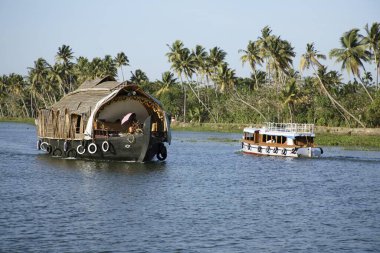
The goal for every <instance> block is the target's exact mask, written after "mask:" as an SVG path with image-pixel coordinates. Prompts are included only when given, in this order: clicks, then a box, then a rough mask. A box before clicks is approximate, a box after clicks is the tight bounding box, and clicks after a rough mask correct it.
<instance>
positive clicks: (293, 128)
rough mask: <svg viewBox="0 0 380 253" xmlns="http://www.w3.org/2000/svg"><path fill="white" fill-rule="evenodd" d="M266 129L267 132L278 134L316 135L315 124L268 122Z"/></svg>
mask: <svg viewBox="0 0 380 253" xmlns="http://www.w3.org/2000/svg"><path fill="white" fill-rule="evenodd" d="M265 129H266V130H267V131H278V132H296V133H311V134H313V133H314V124H300V123H273V122H266V123H265Z"/></svg>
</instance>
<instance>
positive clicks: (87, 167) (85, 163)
mask: <svg viewBox="0 0 380 253" xmlns="http://www.w3.org/2000/svg"><path fill="white" fill-rule="evenodd" d="M37 159H38V160H39V161H40V162H41V163H42V164H46V165H47V166H48V167H53V168H60V169H70V170H72V169H76V170H77V169H79V170H80V171H83V172H86V171H87V172H88V173H91V172H110V173H113V172H114V173H126V174H135V173H138V174H139V173H150V172H154V171H160V170H164V169H165V167H166V162H165V161H162V162H161V161H152V162H145V163H135V162H123V161H112V160H103V161H102V160H89V159H84V160H83V159H72V158H59V157H51V156H48V155H46V154H39V155H37Z"/></svg>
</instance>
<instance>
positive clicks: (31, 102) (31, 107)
mask: <svg viewBox="0 0 380 253" xmlns="http://www.w3.org/2000/svg"><path fill="white" fill-rule="evenodd" d="M30 112H31V113H32V118H34V109H33V92H30Z"/></svg>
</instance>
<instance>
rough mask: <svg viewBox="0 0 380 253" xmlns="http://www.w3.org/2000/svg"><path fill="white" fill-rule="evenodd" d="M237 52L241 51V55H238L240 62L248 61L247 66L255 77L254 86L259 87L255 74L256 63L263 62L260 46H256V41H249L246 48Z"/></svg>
mask: <svg viewBox="0 0 380 253" xmlns="http://www.w3.org/2000/svg"><path fill="white" fill-rule="evenodd" d="M239 53H243V55H242V56H241V57H240V60H241V62H242V63H243V65H244V63H246V62H248V63H249V66H250V67H251V70H252V74H253V76H254V77H255V83H256V88H258V87H259V84H258V80H257V76H256V65H260V66H261V63H262V62H263V58H262V57H261V54H260V48H259V46H258V43H256V42H254V41H249V42H248V45H247V49H246V50H244V49H240V50H239Z"/></svg>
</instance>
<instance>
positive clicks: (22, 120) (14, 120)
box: [0, 117, 34, 125]
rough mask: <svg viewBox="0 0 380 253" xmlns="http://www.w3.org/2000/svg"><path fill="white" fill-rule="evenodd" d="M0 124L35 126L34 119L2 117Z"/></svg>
mask: <svg viewBox="0 0 380 253" xmlns="http://www.w3.org/2000/svg"><path fill="white" fill-rule="evenodd" d="M0 122H14V123H27V124H32V125H34V118H11V117H5V118H1V117H0Z"/></svg>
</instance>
